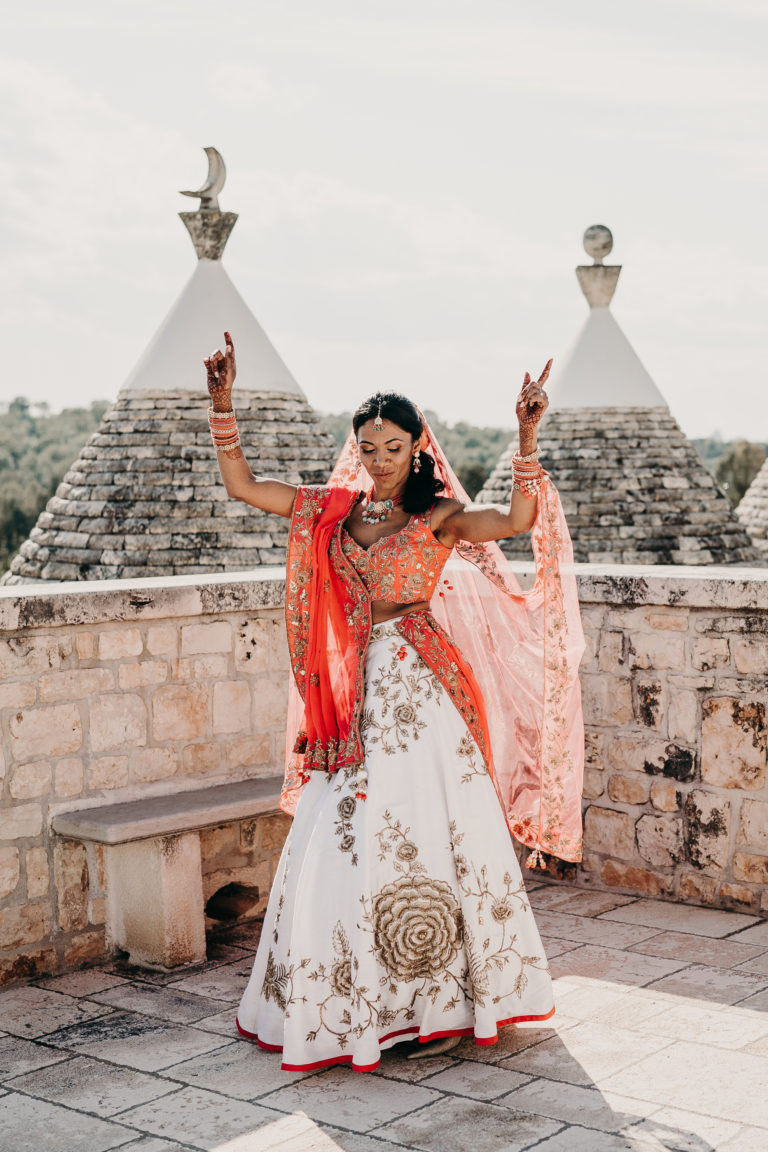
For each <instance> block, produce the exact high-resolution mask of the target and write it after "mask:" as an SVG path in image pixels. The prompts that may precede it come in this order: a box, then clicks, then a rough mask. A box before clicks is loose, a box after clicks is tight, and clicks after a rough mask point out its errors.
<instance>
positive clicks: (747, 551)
mask: <svg viewBox="0 0 768 1152" xmlns="http://www.w3.org/2000/svg"><path fill="white" fill-rule="evenodd" d="M584 247H585V249H586V251H587V253H588V254H589V255H590V256H592V257H593V259H594V264H592V265H582V266H580V267H578V268H577V269H576V275H577V277H578V280H579V283H580V285H581V288H582V291H583V292H584V295H585V296H586V298H587V301H588V303H589V306H590V312H589V315H588V317H587V319H586V322H585V324H584V327H583V328H582V330H581V332H580V333H579V335H578V337H577V338H576V341H575V343H574V344H573V345H572V347H571V349H570V351H569V352H568V353H567V354H566V356H565V357H564V358H563V362H562V365H556V366H555V369H554V371H553V374H552V379H551V383H550V387H549V389H548V391H549V395H550V409H549V411H548V412H547V414H546V415H545V417H544V419H543V421H542V424H541V428H540V431H539V446H540V448H541V462H542V464H543V466H544V467H545V468H546V469H547V470H548V471H550V472H551V474H552V478H553V480H554V482H555V484H556V485H557V488H558V489H559V491H560V495H561V497H562V501H563V508H564V510H565V514H566V517H567V519H568V523H569V526H570V530H571V535H572V537H573V544H574V554H575V558H576V560H577V561H583V562H591V563H614V564H615V563H620V564H743V563H750V562H752V563H753V562H754V561H755V558H756V554H755V551H754V548H753V547H752V544H751V542H750V539H749V536H748V535H747V532H746V531H745V530H744V527H743V525H742V524H741V523H740V522H739V520H738V519H737V518H736V516H735V514H734V512H733V511H732V509H731V506H730V504H729V503H728V501H727V499H726V497H725V496H724V495H723V493H722V492H721V491H720V489H719V488H718V487H717V485H716V484H715V481H714V479H713V477H712V475H711V474H710V473H709V472H708V471H707V469H706V467H705V466H704V463H703V461H702V460H701V458H700V456H699V454H698V452H697V451H696V449H695V448H694V446H693V445H692V444H691V443H690V441H689V440H688V439H687V438H686V436H685V435H684V434H683V432H682V431H681V429H680V428H679V426H678V425H677V423H676V421H675V420H674V418H673V417H672V415H671V413H670V411H669V408H668V407H667V404H666V401H665V400H664V397H663V396H662V394H661V392H660V391H659V389H658V388H657V386H656V384H655V383H654V381H653V380H652V379H651V377H650V375H649V374H648V372H647V371H646V369H645V368H644V367H643V364H642V363H641V361H640V359H639V357H638V356H637V354H636V353H635V351H634V349H633V348H632V346H631V344H630V342H629V340H628V339H627V337H626V336H625V335H624V333H623V332H622V330H621V328H620V327H619V325H618V323H617V322H616V320H615V318H614V316H613V315H612V313H611V311H610V303H611V299H612V297H613V293H614V291H615V290H616V285H617V283H618V279H619V273H620V272H621V266H620V265H616V264H614V265H607V264H604V263H603V258H604V257H605V256H607V255H608V254H609V253H610V251H611V249H612V247H613V237H612V236H611V233H610V231H609V230H608V229H607V228H605V227H604V226H603V225H594V226H593V227H592V228H588V229H587V231H586V233H585V235H584ZM516 448H517V442H516V441H514V442H513V443H511V444H510V445H509V447H508V448H507V450H506V451H505V452H504V454H503V455H502V457H501V459H500V460H499V462H498V464H497V465H496V468H495V469H494V470H493V472H492V473H491V475H490V477H489V478H488V480H487V481H486V483H485V485H484V486H483V489H482V491H481V492H480V493H479V495H478V497H477V500H478V502H479V503H484V504H507V503H508V501H509V496H510V491H511V487H512V456H513V453H514V452H515V450H516ZM502 546H503V548H504V550H505V552H507V554H508V555H510V556H529V555H530V541H529V538H528V536H527V535H524V536H518V537H514V538H513V539H511V540H506V541H503V542H502Z"/></svg>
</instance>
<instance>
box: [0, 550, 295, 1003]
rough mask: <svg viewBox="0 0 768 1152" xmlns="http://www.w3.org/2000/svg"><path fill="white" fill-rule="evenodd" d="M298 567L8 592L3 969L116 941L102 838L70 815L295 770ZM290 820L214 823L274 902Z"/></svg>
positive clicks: (240, 866)
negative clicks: (292, 710) (90, 836)
mask: <svg viewBox="0 0 768 1152" xmlns="http://www.w3.org/2000/svg"><path fill="white" fill-rule="evenodd" d="M283 589H284V584H283V573H282V570H281V569H276V570H275V569H271V570H270V569H262V570H261V573H260V574H259V576H258V577H257V578H254V577H253V576H249V577H247V578H245V577H242V578H238V577H216V576H211V577H196V578H192V577H176V578H171V579H167V580H144V581H142V582H141V583H139V582H138V581H104V582H101V583H99V584H98V585H93V584H92V585H89V586H88V587H87V588H86V587H84V586H77V585H71V584H70V585H60V586H58V587H55V586H53V587H52V586H48V587H45V586H42V587H41V586H37V587H34V588H28V589H23V590H22V589H17V588H13V589H11V588H9V589H3V590H1V591H0V725H1V733H2V742H1V744H0V788H1V789H2V790H1V791H0V983H2V982H3V980H4V979H5V980H8V979H15V978H18V977H21V976H25V975H31V974H35V973H40V972H51V971H57V970H61V969H63V968H70V967H77V966H78V965H79V964H82V963H84V962H86V961H88V960H93V959H96V958H98V957H99V956H102V955H104V953H105V951H106V950H107V942H106V941H105V936H104V920H105V892H104V879H103V872H104V869H103V859H102V852H101V849H100V848H99V846H97V845H88V846H87V847H86V846H84V845H83V844H81V843H79V842H75V841H69V840H64V839H61V838H60V837H55V836H52V835H51V833H50V821H51V818H52V817H53V816H54V815H55V814H56V813H57V812H60V811H67V810H72V809H76V808H84V807H90V806H93V805H98V804H105V803H110V804H111V803H116V802H119V801H122V800H133V799H137V798H139V797H141V796H148V795H153V794H157V793H167V792H175V791H178V790H180V789H192V788H198V787H202V786H203V785H210V784H216V783H225V782H227V781H232V780H242V779H246V778H248V777H251V776H260V775H272V774H274V773H275V772H281V771H282V763H283V756H284V742H285V700H286V678H287V675H288V661H287V649H286V643H285V628H284V624H283V611H282V601H283ZM287 823H288V821H287V818H283V817H281V816H274V817H263V818H261V819H260V820H258V821H244V822H242V823H241V824H240V825H232V826H229V827H225V828H219V829H211V830H210V831H208V832H203V833H202V834H201V847H202V854H203V889H204V896H205V898H206V900H207V899H208V898H209V897H210V896H211V895H213V893H214V892H215V891H217V889H219V888H221V887H222V886H223V885H226V884H228V883H230V882H232V881H233V880H237V881H238V882H241V883H244V884H248V885H251V886H255V887H258V889H259V894H260V901H259V907H263V906H264V903H265V899H266V896H267V894H268V891H269V886H270V883H271V879H272V874H273V869H274V865H275V863H276V859H277V854H278V853H279V850H280V848H281V846H282V840H283V838H284V835H285V827H286V825H287Z"/></svg>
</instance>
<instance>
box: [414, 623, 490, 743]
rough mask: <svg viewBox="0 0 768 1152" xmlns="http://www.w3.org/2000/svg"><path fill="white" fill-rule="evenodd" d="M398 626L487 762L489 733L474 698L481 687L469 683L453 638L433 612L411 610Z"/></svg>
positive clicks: (469, 670)
mask: <svg viewBox="0 0 768 1152" xmlns="http://www.w3.org/2000/svg"><path fill="white" fill-rule="evenodd" d="M395 627H396V628H397V630H398V632H400V633H402V635H403V636H405V637H406V639H407V640H408V641H409V642H410V643H411V644H412V645H413V647H414V648H415V649H416V651H417V652H418V654H419V656H421V658H422V660H424V662H425V663H426V664H428V665H429V667H430V668H431V669H432V671H433V672H434V673H435V675H436V676H437V678H438V680H439V681H440V683H441V684H442V685H443V687H444V688H445V689H446V690H447V692H448V694H449V696H450V697H451V699H452V700H453V703H454V704H455V705H456V707H457V708H458V710H459V714H460V716H461V718H462V719H463V721H464V723H465V724H466V725H467V728H468V729H469V731H470V733H471V734H472V736H473V737H474V740H475V742H476V744H477V746H478V748H479V749H480V753H481V755H482V757H483V760H484V761H485V763H486V764H488V762H489V758H490V749H489V746H488V733H487V731H486V728H485V724H484V723H483V719H482V718H481V717H480V715H479V714H478V711H477V707H476V705H475V701H476V700H479V699H480V689H479V688H478V687H477V684H475V683H474V682H470V680H469V678H468V676H467V675H466V674H465V672H464V671H463V670H462V668H461V665H460V663H459V661H461V663H463V664H464V667H465V668H466V669H467V670H468V672H469V673H470V674H471V669H470V668H469V665H468V664H467V663H466V661H464V659H463V657H462V656H461V654H460V653H459V650H458V648H457V647H456V645H455V644H454V642H453V640H452V639H451V637H450V636H449V635H448V633H447V632H446V631H445V629H443V628H441V627H440V625H439V624H438V622H437V620H435V618H434V616H433V615H432V614H431V612H411V613H410V614H409V615H408V616H401V617H400V618H399V619H398V620H397V621H396V623H395Z"/></svg>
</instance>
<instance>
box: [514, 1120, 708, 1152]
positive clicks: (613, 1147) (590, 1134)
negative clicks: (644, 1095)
mask: <svg viewBox="0 0 768 1152" xmlns="http://www.w3.org/2000/svg"><path fill="white" fill-rule="evenodd" d="M536 1152H666V1149H665V1148H663V1147H662V1145H661V1144H647V1143H644V1142H642V1141H641V1140H640V1139H638V1138H637V1137H634V1136H628V1135H622V1134H621V1133H619V1132H597V1131H595V1129H594V1128H582V1127H580V1126H579V1125H578V1124H569V1125H568V1127H567V1128H563V1129H561V1130H560V1132H558V1133H557V1135H556V1136H550V1138H549V1139H548V1140H542V1142H541V1143H540V1144H537V1145H536ZM697 1152H711V1149H709V1148H699V1149H697Z"/></svg>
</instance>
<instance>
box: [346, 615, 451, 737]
mask: <svg viewBox="0 0 768 1152" xmlns="http://www.w3.org/2000/svg"><path fill="white" fill-rule="evenodd" d="M388 634H391V633H389V632H387V631H386V629H385V626H384V627H383V626H379V636H382V635H384V636H386V635H388ZM390 654H391V658H390V662H389V667H388V668H386V669H385V670H384V671H382V673H381V674H380V675H379V676H377V677H374V678H373V679H372V680H371V682H370V684H369V685H368V694H369V699H370V697H371V696H373V697H374V698H375V699H376V700H377V701H378V702H379V703H378V704H377V705H376V706H375V707H373V706H372V707H370V708H364V709H363V713H362V716H361V719H360V733H361V735H362V737H363V742H364V744H365V745H366V746H370V745H374V744H380V745H381V748H382V750H383V751H384V752H386V753H387V755H389V756H392V755H394V754H395V752H407V751H408V748H409V744H410V741H411V740H418V739H419V734H420V733H421V732H422V731H423V730H424V728H426V721H425V720H423V719H422V718H421V715H420V713H421V709H422V705H423V703H424V701H425V700H432V699H433V698H435V699H436V700H437V702H438V703H439V702H440V696H441V694H442V685H441V684H440V682H439V681H438V680H437V679H436V677H435V676H434V674H433V673H432V670H431V669H430V668H428V667H427V665H426V664H425V663H424V661H423V660H422V659H421V658H420V657H419V656H418V654H417V653H416V652H414V650H413V648H411V647H410V646H408V647H407V648H405V647H404V646H403V645H402V644H401V643H400V642H399V640H398V639H397V637H395V639H394V643H393V644H392V645H391V648H390ZM409 657H410V658H409Z"/></svg>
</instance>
